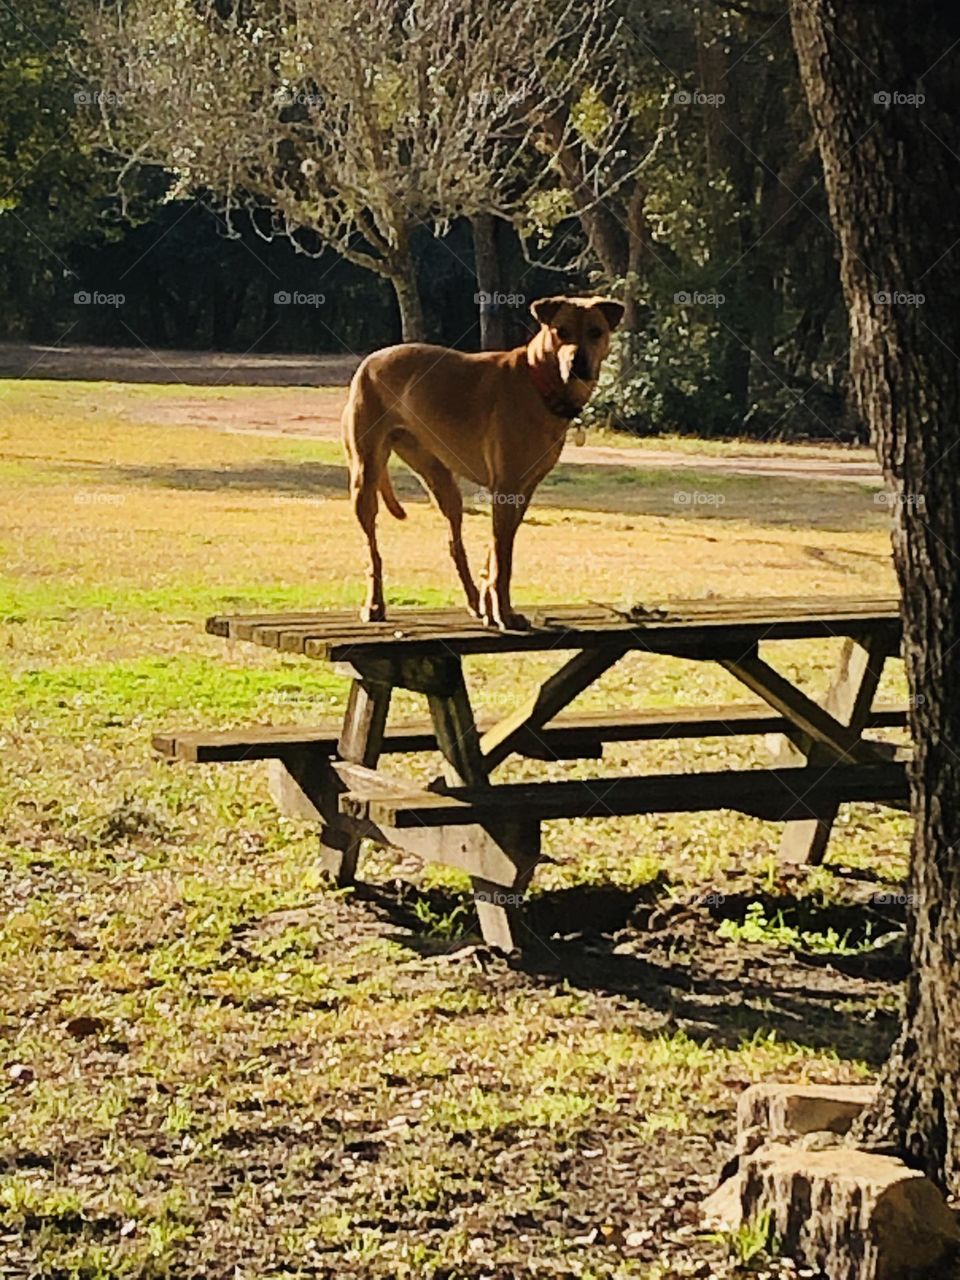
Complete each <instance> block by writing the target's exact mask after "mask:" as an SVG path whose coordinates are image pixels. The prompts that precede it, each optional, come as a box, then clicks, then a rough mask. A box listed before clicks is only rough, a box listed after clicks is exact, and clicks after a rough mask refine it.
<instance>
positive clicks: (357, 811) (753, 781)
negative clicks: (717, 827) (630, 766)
mask: <svg viewBox="0 0 960 1280" xmlns="http://www.w3.org/2000/svg"><path fill="white" fill-rule="evenodd" d="M907 795H908V784H907V775H906V767H905V765H904V764H903V763H902V762H900V761H891V762H887V763H883V764H856V765H849V764H831V765H828V766H825V767H823V766H816V767H814V766H808V767H801V768H788V769H722V770H716V771H711V772H709V773H696V774H691V773H675V774H651V775H647V776H645V777H639V778H637V777H616V778H592V779H590V780H589V781H563V782H530V783H528V782H517V783H501V784H499V785H498V786H496V787H452V788H451V789H450V790H449V792H446V793H438V792H434V791H426V790H418V789H415V788H411V790H410V791H409V793H408V794H407V795H406V796H401V795H400V794H399V793H393V794H391V795H389V796H376V797H372V798H368V797H367V796H366V795H364V794H363V793H362V792H350V793H349V794H346V795H343V796H341V797H340V805H341V811H342V812H345V813H349V814H353V815H355V816H358V817H369V818H370V819H371V820H372V821H374V822H376V823H378V824H380V823H385V824H387V825H389V826H395V827H409V826H448V825H459V824H462V823H480V824H484V825H485V824H487V823H489V822H493V821H496V820H500V821H503V820H505V819H507V818H508V817H509V815H510V814H518V815H524V816H526V817H538V818H541V819H549V818H585V817H595V818H608V817H622V816H625V815H628V814H644V813H690V812H698V811H700V810H706V809H733V810H736V811H738V812H740V813H747V814H752V815H754V816H756V817H761V818H766V819H769V820H771V821H776V822H783V821H788V820H793V819H796V818H801V817H802V818H810V817H817V816H819V815H820V814H822V813H824V812H829V811H830V809H831V807H832V806H833V805H835V804H837V803H846V802H853V801H858V802H859V801H874V802H880V803H890V802H902V801H903V800H904V799H905V798H906V797H907Z"/></svg>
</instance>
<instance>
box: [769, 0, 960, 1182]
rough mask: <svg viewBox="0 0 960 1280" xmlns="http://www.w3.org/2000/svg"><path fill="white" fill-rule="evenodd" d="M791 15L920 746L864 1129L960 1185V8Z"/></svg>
mask: <svg viewBox="0 0 960 1280" xmlns="http://www.w3.org/2000/svg"><path fill="white" fill-rule="evenodd" d="M791 19H792V25H793V36H794V43H795V47H796V50H797V56H798V59H799V62H800V71H801V76H802V79H803V83H804V89H805V91H806V94H807V98H808V101H809V104H810V110H811V115H812V117H813V121H814V127H815V130H816V133H817V141H818V143H819V146H820V152H821V157H822V160H823V167H824V174H825V182H826V189H827V194H828V197H829V201H830V212H831V217H832V220H833V226H834V229H835V232H836V235H837V239H838V240H839V242H840V250H841V272H842V279H843V288H844V293H845V295H846V302H847V308H848V311H849V314H850V330H851V337H852V349H851V372H852V376H853V382H854V387H855V392H856V395H857V399H858V402H859V406H860V409H861V411H862V413H863V416H864V418H865V419H866V421H867V422H868V423H869V425H870V428H871V433H872V435H873V439H874V442H875V444H876V447H877V450H878V452H879V455H880V459H881V462H882V465H883V469H884V474H885V476H886V480H887V484H888V486H889V487H890V490H891V494H892V497H893V502H892V504H891V505H892V509H893V513H894V528H893V548H894V559H895V563H896V569H897V574H898V577H899V580H900V586H901V591H902V594H903V619H904V632H905V640H904V656H905V659H906V664H907V674H908V678H909V682H910V692H911V705H912V711H911V728H912V732H913V739H914V747H915V756H914V762H913V766H912V784H913V804H914V813H915V819H916V821H915V832H914V841H913V857H912V868H911V881H910V886H909V889H910V892H909V897H908V903H909V907H908V933H909V944H910V953H911V960H912V972H911V976H910V978H909V980H908V984H907V992H906V1002H905V1008H904V1013H903V1025H902V1029H901V1034H900V1038H899V1041H898V1043H897V1045H896V1048H895V1050H894V1052H893V1054H892V1056H891V1058H890V1061H889V1062H888V1064H887V1066H886V1068H885V1069H884V1072H883V1075H882V1101H881V1104H880V1106H879V1107H878V1108H877V1110H876V1111H874V1112H873V1113H872V1114H870V1115H868V1116H867V1117H866V1118H865V1120H864V1123H863V1125H862V1126H861V1132H860V1135H859V1136H860V1137H861V1138H862V1139H865V1140H872V1141H892V1142H893V1143H894V1144H895V1145H896V1146H897V1147H899V1148H900V1150H901V1151H902V1152H903V1154H904V1155H905V1157H906V1158H907V1159H908V1160H909V1161H910V1162H911V1163H912V1164H914V1165H916V1166H917V1167H919V1168H922V1169H924V1170H925V1171H926V1172H927V1173H928V1174H929V1175H930V1176H931V1177H932V1178H933V1179H934V1180H935V1181H936V1182H937V1183H938V1184H939V1185H940V1186H941V1187H942V1188H944V1189H945V1190H948V1191H953V1192H957V1191H960V1079H958V1074H960V852H958V851H960V557H958V553H957V549H958V548H960V447H958V446H960V375H958V353H960V245H957V244H956V242H957V241H958V240H960V204H958V202H957V200H956V197H955V192H956V186H957V179H958V176H960V163H958V159H957V156H956V154H955V151H956V149H957V139H958V137H960V61H958V57H957V51H956V50H955V49H953V45H954V43H955V42H956V40H957V38H958V37H960V11H958V10H957V8H956V5H955V4H954V3H952V0H942V2H939V3H938V2H937V0H913V2H911V0H858V3H855V4H851V3H848V2H845V0H791ZM911 95H914V101H911V100H910V97H911ZM916 95H922V96H923V98H924V101H922V102H917V101H916V100H915V98H916ZM891 295H892V297H893V300H892V302H891V301H887V300H886V299H887V298H888V297H890V296H891ZM911 295H914V296H913V297H911ZM916 295H921V296H923V298H924V299H925V301H924V302H922V303H921V302H920V301H919V300H918V298H917V296H916Z"/></svg>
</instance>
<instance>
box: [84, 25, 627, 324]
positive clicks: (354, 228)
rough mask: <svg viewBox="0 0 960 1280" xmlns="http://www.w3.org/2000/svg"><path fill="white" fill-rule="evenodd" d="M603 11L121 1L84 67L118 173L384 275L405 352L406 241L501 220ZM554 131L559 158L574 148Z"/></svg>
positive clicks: (410, 303) (585, 65)
mask: <svg viewBox="0 0 960 1280" xmlns="http://www.w3.org/2000/svg"><path fill="white" fill-rule="evenodd" d="M607 8H608V0H587V3H585V4H584V3H574V0H567V2H566V4H564V5H563V6H562V7H561V8H559V9H556V10H554V11H553V12H552V13H551V18H550V22H549V23H545V22H543V20H542V11H541V6H540V5H539V3H536V2H535V0H479V2H478V0H448V2H447V3H444V4H442V5H432V6H431V5H424V4H421V3H417V2H416V0H405V2H404V3H401V4H398V3H397V2H396V0H298V2H296V3H294V2H293V0H269V2H266V3H263V4H257V5H248V6H245V7H244V8H242V9H241V8H239V7H238V8H230V9H229V11H228V12H227V13H226V16H223V13H222V10H221V8H218V7H216V6H214V5H212V4H199V5H196V6H192V5H183V4H180V3H178V2H177V0H160V3H159V4H155V3H154V0H132V3H131V4H129V5H124V6H122V8H121V7H120V6H117V7H115V8H106V9H99V10H98V11H97V13H96V14H95V15H93V16H91V18H90V22H89V25H88V38H89V42H90V48H91V50H92V61H91V64H90V65H91V67H92V69H93V70H94V71H95V74H96V75H97V77H98V82H99V83H100V85H101V87H102V89H103V90H104V92H105V95H106V101H107V102H109V103H115V104H116V109H114V110H110V111H109V112H108V113H107V115H106V122H107V126H108V127H107V133H106V137H107V139H108V141H109V143H110V145H111V146H112V148H113V149H114V150H115V151H116V153H117V154H118V155H121V156H123V157H125V158H126V166H127V170H128V171H131V170H132V169H133V167H134V166H135V165H137V164H139V163H142V162H144V161H153V162H155V163H158V164H161V165H163V166H165V167H166V168H168V169H170V170H171V171H173V172H174V173H175V174H176V175H177V178H178V187H177V190H178V191H179V192H184V191H187V190H206V191H212V192H215V193H217V194H218V196H219V197H220V198H221V199H222V200H223V202H224V204H225V206H226V208H227V209H228V210H232V209H233V208H235V207H236V206H238V205H247V206H249V207H252V208H254V209H256V210H258V211H260V212H262V213H264V214H265V215H266V216H267V218H268V219H269V225H268V228H267V229H265V232H264V233H265V234H277V233H280V234H285V235H287V236H289V237H290V238H291V239H292V240H293V241H294V242H295V243H296V245H297V246H298V248H300V249H301V250H302V251H304V252H309V251H312V250H313V249H314V248H315V247H316V246H317V245H329V246H333V247H334V248H335V249H336V250H337V252H338V253H339V254H341V255H342V256H343V257H344V258H346V259H348V260H349V261H351V262H354V263H356V264H357V265H359V266H362V267H365V268H366V269H368V270H370V271H373V272H376V273H377V274H378V275H381V276H382V277H384V278H385V279H387V280H388V281H389V282H390V284H391V285H392V287H393V289H394V291H395V294H396V297H397V302H398V305H399V309H400V314H401V317H402V325H403V333H404V336H405V337H406V338H414V339H415V338H423V337H425V336H426V325H425V319H424V311H423V305H422V299H421V294H420V289H419V285H418V281H417V278H416V270H415V263H414V256H413V252H412V243H413V238H414V235H415V233H416V231H417V229H418V228H421V227H425V228H428V229H430V230H431V231H433V232H435V233H442V232H443V231H444V230H445V229H446V228H447V226H448V225H449V223H450V221H451V220H452V219H454V218H457V217H461V216H470V215H473V214H477V213H484V212H498V213H501V214H502V213H503V212H504V211H505V210H506V209H507V208H509V207H510V206H511V204H512V203H514V202H515V200H516V188H517V185H518V183H521V182H522V183H523V184H524V187H525V188H529V186H530V185H531V184H532V185H533V186H536V185H537V184H538V183H539V182H540V181H541V180H542V178H543V177H544V176H545V175H547V174H548V173H549V168H550V151H549V149H548V148H546V147H545V144H544V138H545V134H544V130H543V119H544V117H545V116H546V115H548V114H549V113H550V112H551V110H552V109H553V107H554V104H556V103H558V102H562V101H564V100H565V99H566V98H567V97H569V95H570V94H571V92H572V91H573V89H574V87H579V86H580V85H581V84H582V83H584V82H586V84H587V85H588V86H589V74H590V71H591V66H592V63H591V58H592V56H593V50H594V48H595V47H596V46H598V45H599V44H602V43H604V41H603V39H602V37H603V36H604V16H605V13H606V10H607ZM619 123H620V122H619V121H618V120H617V119H616V118H611V120H610V123H609V127H608V128H607V129H606V130H605V135H604V139H603V145H604V146H606V147H607V148H610V147H612V146H614V145H615V140H616V136H617V130H618V127H619ZM571 127H572V126H571ZM568 133H569V130H567V131H564V132H563V133H562V135H561V137H560V138H559V139H557V140H556V142H555V144H554V149H556V147H557V146H566V145H573V146H575V145H576V142H575V140H571V139H570V138H569V137H568ZM532 149H539V150H538V155H539V164H538V165H537V166H536V167H535V168H531V166H530V165H529V164H527V163H525V161H526V160H527V158H528V157H529V155H530V152H531V150H532ZM259 225H261V226H264V223H263V222H262V221H261V222H260V223H259Z"/></svg>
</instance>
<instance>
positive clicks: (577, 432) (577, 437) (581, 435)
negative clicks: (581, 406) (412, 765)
mask: <svg viewBox="0 0 960 1280" xmlns="http://www.w3.org/2000/svg"><path fill="white" fill-rule="evenodd" d="M573 443H574V444H575V445H576V446H577V448H578V449H579V448H580V446H581V445H584V444H586V443H587V433H586V432H585V431H584V429H583V427H581V425H580V423H579V422H578V423H577V425H576V426H575V427H574V429H573Z"/></svg>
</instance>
